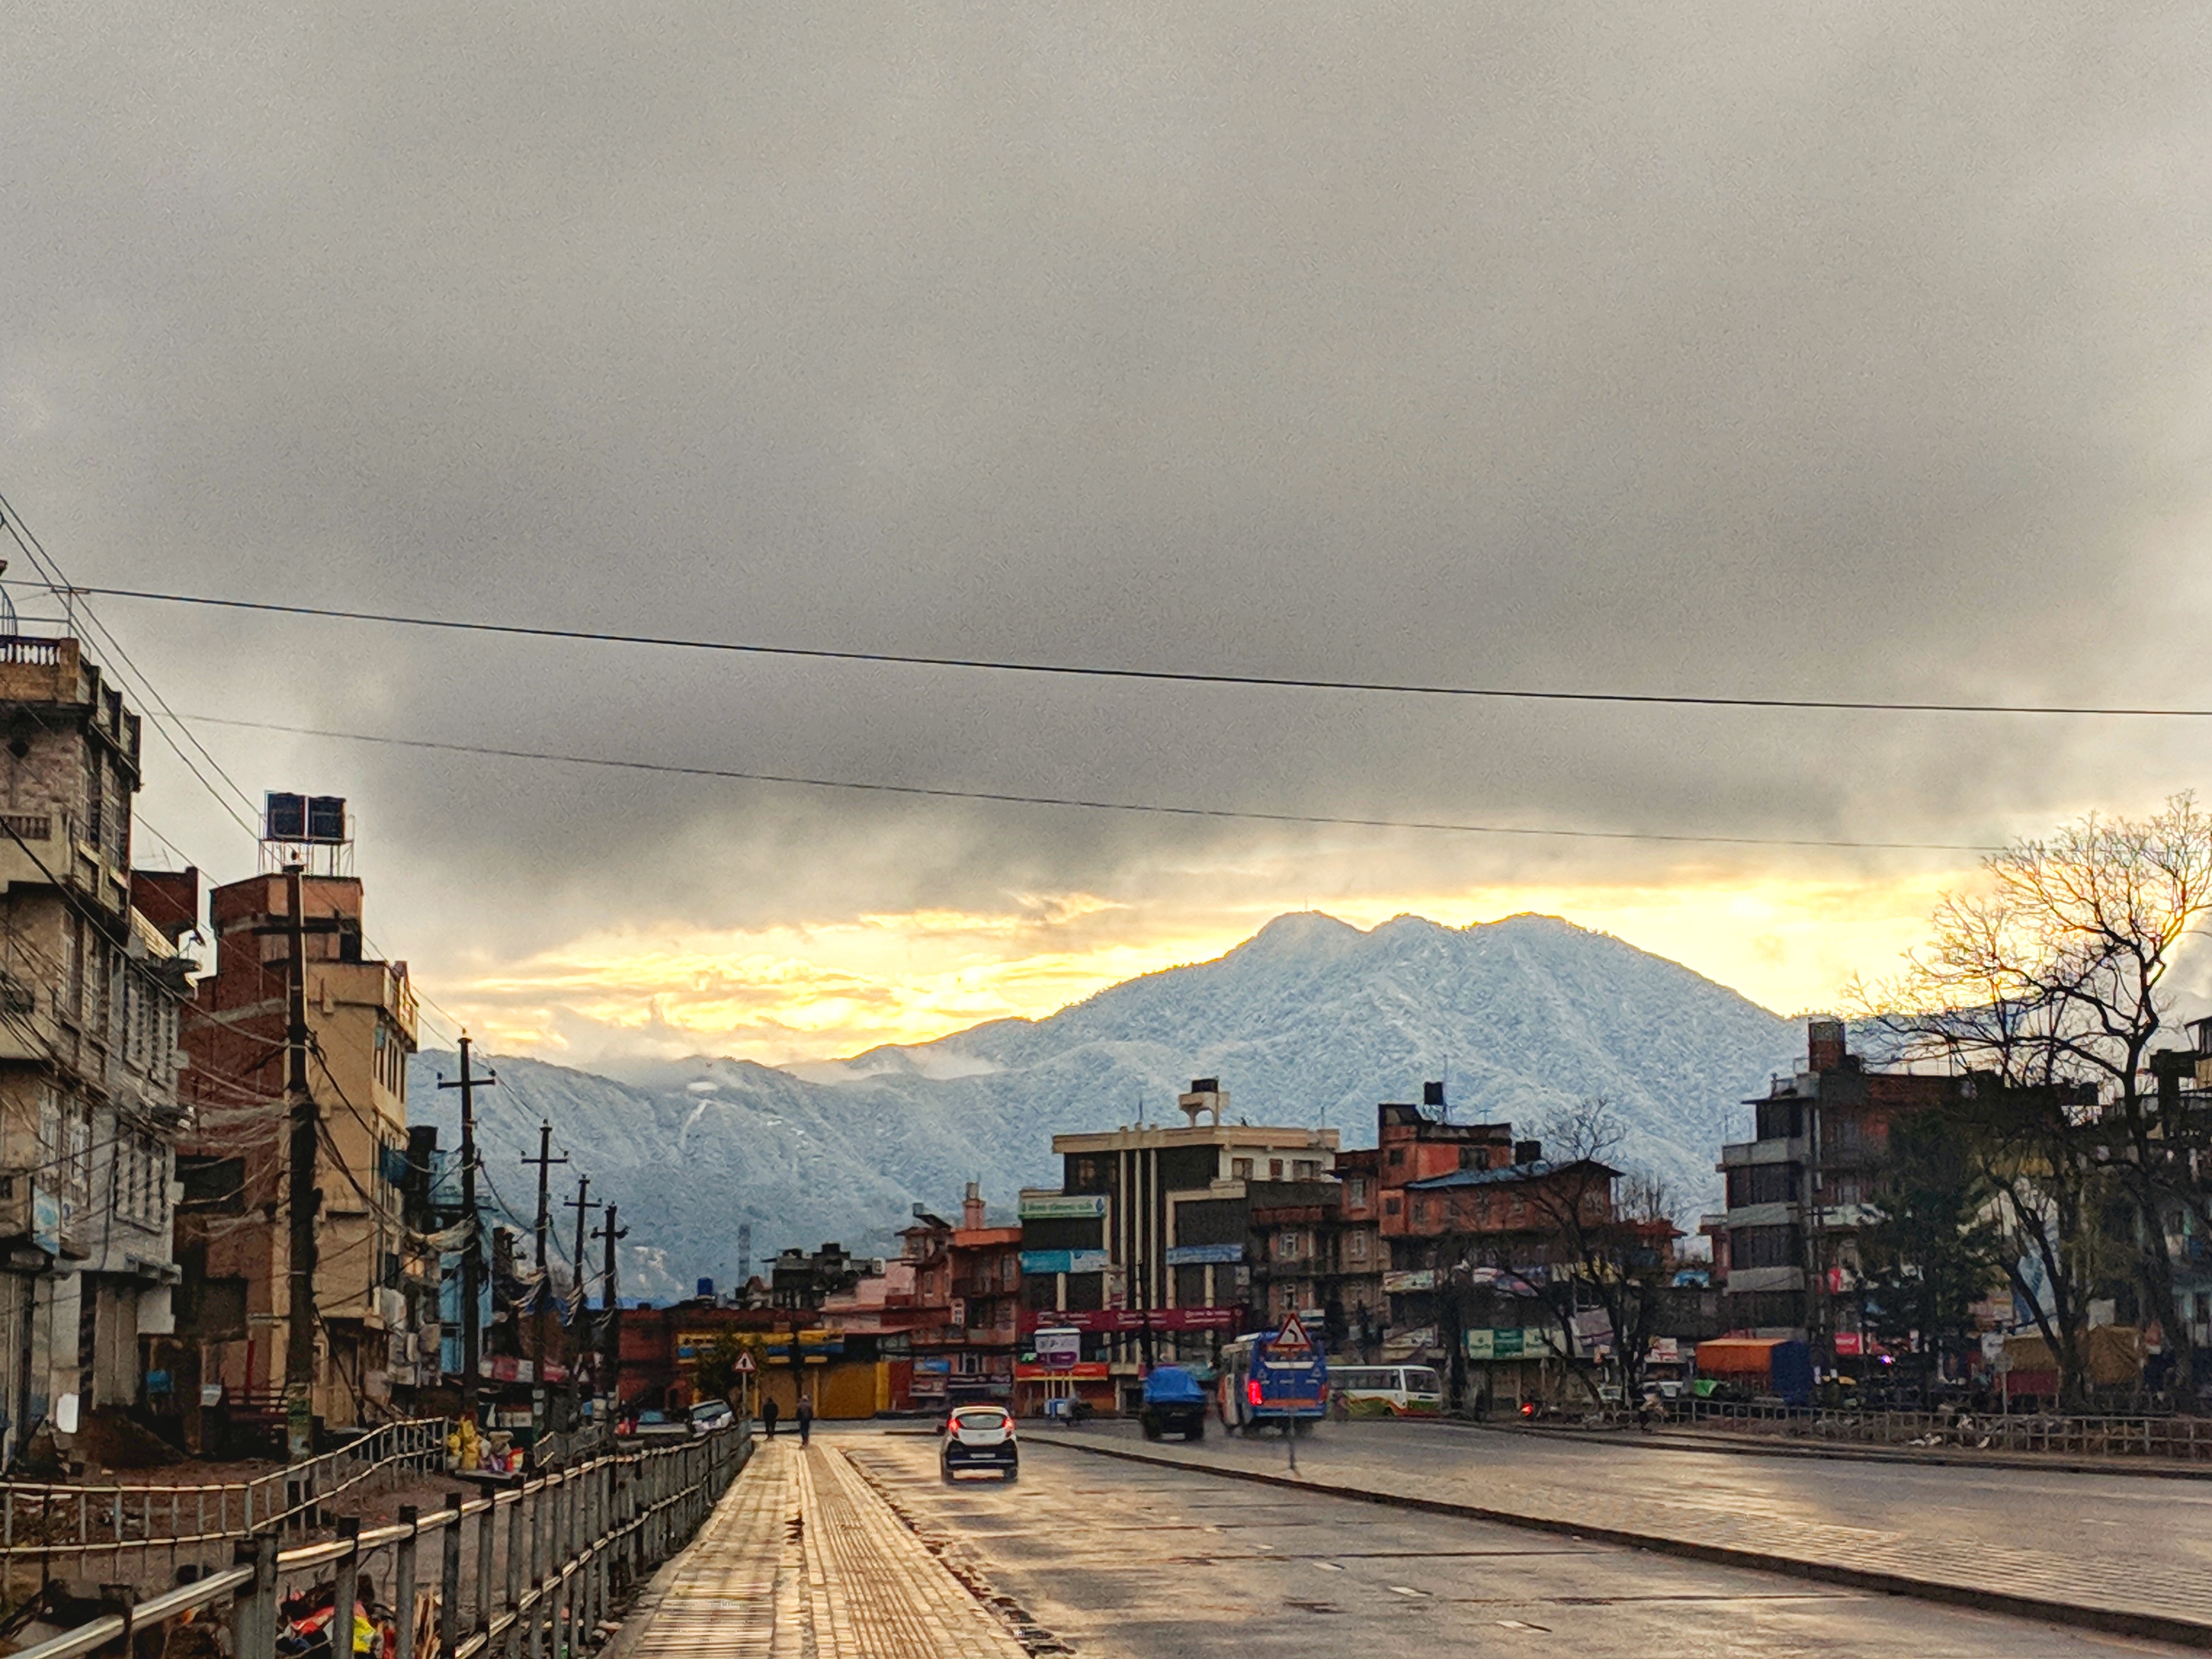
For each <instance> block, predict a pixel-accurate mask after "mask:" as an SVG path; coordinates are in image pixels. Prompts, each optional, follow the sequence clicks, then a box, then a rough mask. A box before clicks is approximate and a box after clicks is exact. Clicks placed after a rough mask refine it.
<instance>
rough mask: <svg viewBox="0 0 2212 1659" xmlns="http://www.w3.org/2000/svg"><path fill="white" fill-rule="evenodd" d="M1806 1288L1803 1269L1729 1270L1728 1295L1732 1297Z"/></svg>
mask: <svg viewBox="0 0 2212 1659" xmlns="http://www.w3.org/2000/svg"><path fill="white" fill-rule="evenodd" d="M1804 1288H1805V1270H1804V1269H1803V1268H1802V1267H1732V1268H1730V1269H1729V1276H1728V1285H1727V1290H1728V1293H1729V1295H1730V1296H1750V1295H1752V1294H1753V1293H1754V1292H1756V1291H1802V1290H1803V1289H1804Z"/></svg>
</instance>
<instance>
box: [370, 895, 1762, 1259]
mask: <svg viewBox="0 0 2212 1659" xmlns="http://www.w3.org/2000/svg"><path fill="white" fill-rule="evenodd" d="M1801 1051H1802V1046H1801V1042H1800V1038H1799V1034H1798V1032H1797V1030H1796V1027H1795V1026H1794V1025H1793V1024H1792V1023H1791V1022H1790V1021H1787V1020H1785V1019H1784V1018H1782V1017H1780V1016H1779V1015H1777V1014H1774V1013H1773V1012H1771V1011H1769V1010H1766V1009H1764V1008H1761V1007H1759V1006H1758V1005H1757V1004H1755V1003H1753V1002H1752V1001H1750V1000H1749V999H1747V998H1745V997H1743V996H1742V995H1741V994H1739V993H1737V992H1735V991H1733V990H1731V989H1729V987H1725V986H1722V985H1718V984H1717V983H1715V982H1714V981H1711V980H1709V979H1706V978H1705V977H1704V976H1703V975H1699V974H1697V973H1695V972H1694V971H1693V970H1692V969H1688V968H1686V967H1684V966H1683V965H1682V964H1680V963H1674V962H1671V961H1669V960H1668V959H1667V958H1665V957H1658V956H1656V955H1653V954H1651V953H1650V952H1647V951H1640V950H1638V948H1637V947H1636V946H1634V945H1630V944H1628V943H1627V942H1626V941H1625V940H1622V939H1617V938H1615V937H1613V935H1610V934H1606V933H1597V932H1595V931H1593V930H1590V929H1587V928H1583V927H1577V925H1576V924H1574V923H1572V922H1570V921H1565V920H1564V919H1562V918H1559V917H1556V916H1543V915H1536V914H1534V913H1524V914H1522V915H1515V916H1508V917H1504V918H1501V919H1500V920H1498V921H1491V922H1481V923H1475V924H1473V925H1470V926H1468V927H1456V928H1455V927H1445V926H1443V925H1442V924H1439V923H1437V922H1435V921H1429V920H1428V919H1426V918H1424V917H1420V916H1415V915H1401V916H1397V917H1394V918H1392V919H1391V920H1389V921H1385V922H1383V923H1380V924H1378V925H1377V926H1376V927H1373V928H1370V929H1366V930H1362V929H1360V928H1358V927H1353V926H1352V924H1350V923H1347V922H1345V921H1340V919H1338V918H1336V917H1334V916H1328V915H1324V914H1323V913H1321V912H1318V911H1305V912H1291V913H1289V914H1287V915H1282V916H1278V917H1276V918H1274V919H1273V921H1269V922H1268V923H1267V925H1266V926H1265V927H1261V929H1260V930H1259V931H1258V932H1256V933H1254V934H1253V935H1252V937H1251V938H1249V939H1245V940H1243V942H1242V943H1240V944H1239V945H1237V946H1236V947H1234V948H1233V949H1231V950H1230V951H1227V952H1225V953H1224V954H1223V955H1222V956H1220V957H1214V958H1212V959H1211V960H1210V961H1206V962H1200V963H1185V964H1182V965H1179V966H1176V967H1172V968H1164V969H1158V970H1157V971H1156V972H1153V973H1150V974H1146V975H1139V976H1137V977H1135V978H1133V979H1130V980H1126V981H1121V983H1119V984H1116V985H1113V986H1109V987H1105V988H1103V989H1102V990H1100V991H1098V992H1096V993H1094V994H1092V995H1091V996H1089V997H1086V998H1085V999H1083V1000H1081V1001H1079V1002H1076V1003H1072V1004H1070V1005H1069V1006H1067V1007H1066V1008H1063V1009H1060V1011H1058V1012H1055V1013H1053V1014H1051V1015H1048V1016H1046V1017H1044V1018H1041V1019H1026V1018H1008V1019H997V1020H992V1021H987V1022H986V1023H984V1024H981V1025H977V1026H973V1027H969V1028H968V1029H967V1030H962V1031H957V1032H952V1033H949V1034H947V1035H946V1036H942V1037H939V1038H936V1039H933V1040H932V1041H930V1042H923V1043H912V1044H879V1045H878V1046H876V1047H874V1048H869V1049H866V1050H863V1051H861V1052H860V1053H859V1054H854V1055H852V1056H849V1057H848V1058H846V1059H844V1060H825V1061H818V1062H811V1063H807V1064H804V1065H800V1066H786V1067H775V1066H763V1065H761V1064H759V1063H758V1062H756V1061H749V1060H734V1059H731V1058H727V1057H714V1056H706V1055H701V1056H695V1057H692V1058H690V1059H687V1060H669V1061H651V1062H644V1063H641V1064H640V1065H637V1066H629V1067H624V1068H622V1074H621V1075H620V1076H618V1077H612V1078H609V1077H598V1076H594V1075H593V1074H592V1073H581V1072H575V1071H571V1070H569V1069H568V1068H565V1067H562V1066H557V1065H555V1064H553V1063H551V1062H549V1061H545V1060H533V1059H517V1060H501V1061H500V1062H499V1064H500V1067H501V1073H502V1079H501V1081H502V1087H501V1089H500V1090H497V1091H491V1092H490V1093H489V1094H487V1095H486V1096H485V1097H484V1099H485V1101H486V1103H487V1104H486V1106H485V1109H484V1112H483V1121H482V1122H481V1123H480V1126H479V1135H480V1138H482V1139H483V1141H484V1144H485V1145H486V1146H487V1148H488V1149H491V1150H489V1151H488V1153H487V1165H488V1167H489V1168H492V1169H493V1170H495V1171H496V1169H497V1167H498V1166H499V1165H500V1164H505V1165H506V1167H509V1168H513V1167H516V1162H517V1160H519V1158H520V1155H521V1154H522V1153H523V1152H528V1151H531V1150H533V1149H534V1147H535V1146H536V1139H537V1126H538V1116H539V1115H540V1114H541V1113H543V1114H544V1115H548V1116H550V1117H551V1118H552V1121H554V1123H555V1125H556V1138H558V1139H561V1140H562V1142H563V1143H564V1144H566V1145H567V1146H568V1147H569V1149H570V1151H571V1153H572V1156H574V1157H575V1158H576V1159H577V1167H578V1168H580V1169H582V1170H586V1172H588V1173H590V1174H591V1175H592V1183H593V1190H594V1192H595V1193H600V1194H605V1195H607V1196H610V1197H612V1198H613V1199H614V1200H615V1201H616V1202H617V1203H618V1204H619V1205H620V1206H622V1208H623V1212H624V1216H625V1219H626V1222H627V1223H628V1225H632V1226H633V1228H634V1232H635V1237H638V1238H639V1239H640V1240H641V1241H642V1242H645V1243H653V1244H656V1245H658V1246H659V1248H660V1249H661V1250H662V1251H663V1252H664V1253H665V1264H666V1271H667V1273H668V1274H669V1275H671V1276H672V1279H674V1280H675V1281H677V1282H679V1283H681V1282H686V1281H688V1280H689V1279H691V1278H694V1277H713V1278H715V1279H730V1278H732V1276H734V1273H735V1272H736V1270H737V1269H738V1267H739V1265H740V1264H739V1263H738V1261H737V1260H736V1251H735V1239H736V1232H737V1228H738V1225H739V1224H740V1223H741V1222H750V1223H751V1224H752V1226H753V1237H754V1247H755V1248H754V1253H753V1254H754V1257H755V1261H754V1263H753V1264H752V1265H754V1266H757V1262H758V1259H759V1258H761V1257H763V1256H765V1255H771V1254H773V1252H774V1251H775V1249H778V1248H780V1247H781V1246H783V1245H786V1244H793V1243H805V1244H807V1245H810V1246H811V1245H812V1244H814V1243H819V1242H821V1241H822V1240H824V1239H831V1238H835V1239H837V1240H838V1241H839V1242H841V1243H845V1244H846V1245H848V1247H852V1248H856V1249H863V1250H864V1251H866V1252H870V1253H880V1252H886V1251H889V1250H891V1249H895V1234H896V1229H897V1228H898V1227H899V1226H900V1225H903V1224H904V1221H905V1218H906V1216H907V1214H908V1209H909V1207H910V1206H911V1205H913V1204H914V1203H917V1202H921V1203H927V1204H928V1205H930V1206H933V1207H935V1208H938V1209H939V1210H942V1209H943V1208H944V1207H945V1206H947V1205H949V1204H950V1203H951V1202H952V1201H954V1200H956V1199H957V1196H958V1194H959V1192H960V1189H961V1186H962V1184H963V1182H966V1181H967V1180H969V1179H979V1178H980V1179H981V1181H982V1182H984V1188H985V1194H986V1196H987V1198H988V1199H989V1200H992V1201H993V1202H994V1204H996V1205H998V1206H1002V1207H1010V1206H1011V1202H1012V1199H1013V1196H1014V1191H1015V1188H1017V1187H1018V1186H1021V1185H1025V1184H1026V1185H1037V1184H1052V1181H1053V1174H1054V1170H1053V1160H1052V1158H1051V1151H1050V1143H1051V1137H1052V1135H1053V1134H1054V1133H1059V1132H1066V1131H1074V1130H1097V1129H1104V1128H1112V1127H1115V1126H1116V1125H1117V1124H1122V1123H1127V1122H1131V1121H1134V1120H1135V1118H1136V1117H1137V1115H1138V1114H1139V1111H1141V1112H1143V1114H1144V1115H1146V1116H1148V1117H1149V1116H1152V1115H1154V1114H1156V1113H1157V1114H1159V1115H1166V1114H1167V1113H1169V1112H1170V1111H1171V1109H1172V1101H1173V1097H1174V1096H1175V1095H1176V1093H1178V1092H1180V1091H1182V1089H1183V1087H1184V1086H1185V1085H1187V1083H1188V1079H1190V1078H1192V1077H1203V1076H1218V1077H1219V1078H1220V1079H1222V1081H1223V1083H1224V1084H1225V1085H1226V1086H1227V1087H1228V1088H1229V1090H1230V1092H1231V1111H1232V1113H1234V1114H1235V1115H1239V1116H1245V1117H1249V1118H1251V1119H1252V1120H1254V1121H1276V1122H1285V1123H1293V1124H1317V1125H1320V1126H1322V1127H1331V1128H1334V1129H1336V1130H1338V1131H1339V1132H1340V1133H1341V1134H1342V1135H1343V1138H1344V1143H1343V1144H1345V1145H1346V1146H1362V1145H1369V1144H1371V1143H1372V1140H1373V1133H1374V1115H1375V1105H1376V1102H1378V1101H1382V1100H1389V1099H1398V1100H1407V1099H1411V1100H1418V1099H1419V1098H1420V1095H1419V1085H1421V1083H1423V1082H1424V1081H1426V1080H1431V1079H1437V1078H1443V1079H1445V1080H1446V1082H1447V1085H1448V1098H1449V1100H1450V1102H1451V1110H1452V1111H1453V1113H1454V1115H1455V1116H1462V1117H1464V1118H1468V1119H1473V1118H1476V1117H1480V1118H1481V1119H1483V1120H1485V1121H1512V1122H1513V1123H1514V1124H1515V1125H1516V1129H1517V1130H1518V1131H1520V1132H1521V1133H1524V1134H1531V1135H1533V1134H1536V1133H1540V1132H1541V1122H1542V1121H1543V1119H1544V1118H1545V1117H1546V1116H1547V1115H1549V1114H1550V1113H1552V1112H1554V1111H1557V1110H1559V1109H1561V1108H1564V1107H1565V1106H1567V1105H1569V1104H1571V1103H1572V1102H1574V1101H1575V1100H1577V1099H1579V1098H1582V1097H1587V1096H1590V1095H1604V1096H1605V1097H1607V1099H1608V1101H1609V1102H1611V1103H1612V1104H1613V1107H1614V1109H1615V1110H1616V1112H1617V1113H1618V1114H1619V1115H1620V1117H1621V1119H1622V1121H1624V1123H1625V1124H1626V1126H1627V1127H1628V1129H1629V1139H1628V1143H1627V1145H1626V1146H1625V1147H1624V1149H1623V1159H1622V1161H1623V1162H1624V1163H1625V1164H1629V1165H1631V1166H1632V1167H1634V1168H1636V1169H1638V1170H1641V1171H1644V1172H1648V1173H1651V1174H1654V1175H1656V1176H1660V1177H1661V1178H1662V1180H1664V1181H1665V1182H1667V1183H1668V1187H1669V1188H1670V1189H1671V1190H1672V1191H1673V1192H1674V1194H1675V1196H1676V1199H1677V1200H1678V1210H1679V1212H1680V1213H1682V1214H1684V1215H1685V1216H1686V1215H1688V1214H1689V1213H1690V1212H1692V1210H1693V1209H1694V1207H1695V1206H1696V1205H1697V1204H1699V1203H1700V1202H1703V1201H1704V1200H1706V1199H1707V1198H1708V1197H1709V1196H1710V1195H1711V1193H1712V1191H1713V1189H1714V1188H1715V1187H1716V1184H1717V1183H1716V1180H1715V1177H1714V1176H1713V1174H1712V1164H1713V1162H1714V1160H1715V1158H1717V1153H1718V1150H1719V1146H1720V1144H1721V1142H1722V1141H1723V1139H1728V1138H1729V1134H1730V1133H1731V1130H1732V1129H1733V1127H1735V1125H1737V1124H1740V1122H1741V1117H1742V1115H1743V1109H1742V1108H1741V1105H1740V1102H1741V1100H1742V1099H1743V1097H1746V1096H1747V1095H1750V1094H1752V1093H1753V1092H1756V1091H1759V1090H1760V1089H1762V1088H1763V1087H1764V1085H1765V1081H1766V1079H1767V1077H1768V1075H1769V1073H1771V1072H1772V1071H1774V1070H1777V1069H1783V1068H1786V1067H1788V1066H1790V1065H1791V1064H1792V1063H1793V1062H1794V1060H1795V1057H1796V1054H1798V1053H1799V1052H1801ZM437 1060H438V1057H437V1056H435V1055H426V1056H418V1059H417V1066H418V1073H420V1072H428V1071H430V1070H435V1066H436V1063H437ZM423 1080H424V1081H425V1082H427V1079H423ZM411 1092H412V1094H413V1097H414V1099H415V1101H416V1121H426V1122H437V1123H439V1124H441V1144H448V1145H449V1144H451V1142H450V1139H448V1138H447V1137H448V1135H449V1134H450V1133H451V1130H452V1127H453V1107H452V1105H451V1103H450V1096H449V1095H448V1096H447V1097H440V1096H439V1095H438V1092H437V1091H435V1090H430V1089H428V1088H425V1087H417V1088H416V1089H414V1090H413V1091H411ZM522 1219H526V1218H522ZM640 1270H641V1271H643V1267H642V1266H641V1269H640Z"/></svg>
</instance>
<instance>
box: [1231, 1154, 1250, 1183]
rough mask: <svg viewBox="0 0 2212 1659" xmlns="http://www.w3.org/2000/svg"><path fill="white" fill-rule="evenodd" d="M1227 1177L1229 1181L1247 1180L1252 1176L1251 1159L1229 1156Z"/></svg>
mask: <svg viewBox="0 0 2212 1659" xmlns="http://www.w3.org/2000/svg"><path fill="white" fill-rule="evenodd" d="M1229 1178H1230V1179H1231V1181H1249V1180H1250V1179H1251V1178H1252V1160H1251V1159H1250V1158H1231V1159H1230V1160H1229Z"/></svg>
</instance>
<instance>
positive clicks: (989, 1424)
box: [957, 1412, 1006, 1429]
mask: <svg viewBox="0 0 2212 1659" xmlns="http://www.w3.org/2000/svg"><path fill="white" fill-rule="evenodd" d="M957 1420H958V1422H959V1424H960V1426H961V1427H962V1428H963V1429H1003V1428H1004V1427H1006V1413H1004V1412H961V1413H958V1414H957Z"/></svg>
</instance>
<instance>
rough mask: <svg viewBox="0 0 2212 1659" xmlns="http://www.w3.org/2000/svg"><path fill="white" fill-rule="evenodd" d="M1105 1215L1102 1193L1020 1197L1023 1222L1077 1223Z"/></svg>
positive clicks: (1104, 1199)
mask: <svg viewBox="0 0 2212 1659" xmlns="http://www.w3.org/2000/svg"><path fill="white" fill-rule="evenodd" d="M1105 1213H1106V1195H1105V1194H1103V1193H1076V1194H1062V1193H1034V1194H1023V1197H1022V1204H1021V1216H1022V1219H1023V1220H1024V1221H1079V1220H1081V1219H1083V1218H1085V1217H1087V1216H1094V1215H1104V1214H1105Z"/></svg>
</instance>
